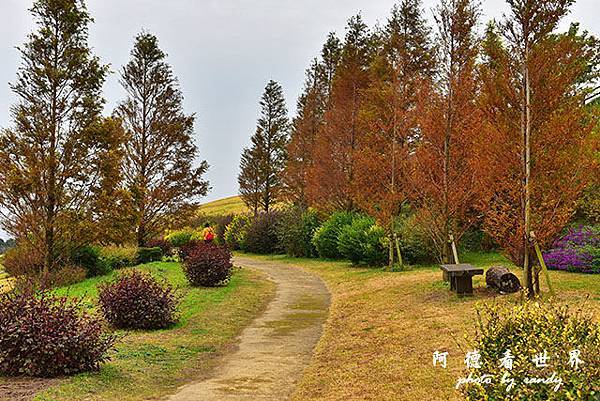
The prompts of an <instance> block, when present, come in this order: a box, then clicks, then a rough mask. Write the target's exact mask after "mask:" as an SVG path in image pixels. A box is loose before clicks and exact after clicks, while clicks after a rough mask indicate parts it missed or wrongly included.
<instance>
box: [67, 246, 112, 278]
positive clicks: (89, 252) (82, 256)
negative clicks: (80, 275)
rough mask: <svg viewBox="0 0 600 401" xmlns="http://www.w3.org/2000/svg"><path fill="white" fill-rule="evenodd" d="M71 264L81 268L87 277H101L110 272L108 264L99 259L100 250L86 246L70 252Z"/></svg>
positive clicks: (110, 268)
mask: <svg viewBox="0 0 600 401" xmlns="http://www.w3.org/2000/svg"><path fill="white" fill-rule="evenodd" d="M71 263H72V264H74V265H77V266H81V267H83V268H84V269H85V270H86V271H87V276H88V277H96V276H103V275H105V274H108V273H110V272H111V271H112V267H111V266H110V264H109V263H108V262H107V261H106V260H104V259H102V258H101V257H100V248H99V247H97V246H91V245H86V246H82V247H77V248H75V249H73V250H72V251H71Z"/></svg>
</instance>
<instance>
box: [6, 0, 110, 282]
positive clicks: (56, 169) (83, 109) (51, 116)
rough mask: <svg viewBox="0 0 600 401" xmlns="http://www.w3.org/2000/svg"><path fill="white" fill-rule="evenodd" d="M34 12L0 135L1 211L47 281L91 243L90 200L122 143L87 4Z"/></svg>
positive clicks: (45, 3) (71, 1) (47, 2)
mask: <svg viewBox="0 0 600 401" xmlns="http://www.w3.org/2000/svg"><path fill="white" fill-rule="evenodd" d="M30 11H31V14H32V16H33V18H34V20H35V22H36V25H37V30H36V31H35V32H33V33H31V34H30V35H29V37H28V42H27V43H26V44H25V45H23V46H22V47H21V48H19V51H20V53H21V60H22V64H21V67H20V68H19V71H18V73H17V80H16V82H15V83H13V84H12V85H11V88H12V90H13V92H14V93H15V95H16V97H17V103H16V104H15V105H14V106H13V108H12V110H11V111H12V118H13V123H14V124H13V127H12V128H11V129H9V130H5V131H4V132H2V133H1V134H0V213H1V214H2V217H3V227H4V228H5V230H6V231H7V232H9V233H10V234H12V235H14V236H15V237H16V238H18V239H19V241H21V242H27V246H28V247H30V249H32V251H35V252H38V253H39V255H40V256H41V258H42V259H43V266H40V268H41V270H42V271H43V273H44V276H46V275H47V273H49V272H51V271H52V270H54V269H56V268H57V267H59V266H60V265H61V264H62V263H63V262H66V260H65V259H66V258H67V257H68V249H69V248H70V247H71V246H72V244H74V243H75V244H76V243H80V242H82V241H84V238H83V237H84V236H85V235H86V231H87V230H86V229H85V224H84V223H85V220H86V219H88V217H89V209H90V203H91V202H92V198H91V197H90V196H89V194H90V193H91V192H93V189H94V187H95V186H98V185H99V184H100V183H101V179H102V175H103V173H104V172H105V171H106V170H105V169H107V168H108V169H110V168H111V166H108V165H106V163H105V162H106V161H107V157H109V156H110V155H111V154H114V152H112V149H113V147H114V146H116V145H117V142H118V141H116V142H114V141H112V139H115V138H116V137H114V136H113V135H112V133H111V132H110V131H108V130H103V129H98V127H99V124H98V123H99V121H100V119H101V116H100V113H101V111H102V107H103V104H104V99H103V98H102V96H101V89H102V85H103V83H104V80H105V77H106V74H107V72H108V69H107V67H106V66H104V65H102V64H101V63H100V61H99V59H98V58H97V57H96V56H94V55H93V54H92V52H91V50H90V48H89V46H88V26H89V24H90V23H91V22H92V18H91V17H90V15H89V13H88V12H87V9H86V7H85V4H84V3H83V1H78V0H38V1H36V2H34V4H33V7H32V8H31V10H30ZM111 138H112V139H111Z"/></svg>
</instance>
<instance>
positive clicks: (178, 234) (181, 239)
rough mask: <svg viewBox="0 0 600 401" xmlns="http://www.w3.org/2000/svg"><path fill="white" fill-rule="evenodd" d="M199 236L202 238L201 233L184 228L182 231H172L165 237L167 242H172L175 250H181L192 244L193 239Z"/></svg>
mask: <svg viewBox="0 0 600 401" xmlns="http://www.w3.org/2000/svg"><path fill="white" fill-rule="evenodd" d="M199 235H200V236H201V233H199V232H198V231H196V230H193V229H191V228H183V229H181V230H177V231H172V232H170V233H169V234H167V235H165V240H166V241H168V242H170V243H171V245H173V246H174V247H175V248H179V247H181V246H184V245H185V244H187V243H188V242H190V241H191V240H192V237H197V236H199Z"/></svg>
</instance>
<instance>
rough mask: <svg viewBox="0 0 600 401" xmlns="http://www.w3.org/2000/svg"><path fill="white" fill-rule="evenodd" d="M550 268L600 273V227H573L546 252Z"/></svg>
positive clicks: (545, 255) (545, 257) (545, 258)
mask: <svg viewBox="0 0 600 401" xmlns="http://www.w3.org/2000/svg"><path fill="white" fill-rule="evenodd" d="M544 260H545V261H546V264H547V265H548V268H549V269H552V270H565V271H572V272H578V273H600V227H597V226H594V227H592V226H580V227H577V228H571V229H569V231H568V232H567V233H566V234H565V235H563V236H562V237H560V238H559V239H557V240H556V241H555V242H554V244H553V248H552V249H551V250H549V251H547V252H545V253H544Z"/></svg>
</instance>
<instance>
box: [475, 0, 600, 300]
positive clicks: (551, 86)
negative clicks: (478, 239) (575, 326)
mask: <svg viewBox="0 0 600 401" xmlns="http://www.w3.org/2000/svg"><path fill="white" fill-rule="evenodd" d="M509 4H510V6H511V15H510V16H509V17H507V18H506V20H505V21H504V22H503V24H502V25H501V33H502V36H503V38H504V41H502V39H501V38H500V36H499V35H497V34H496V33H495V32H494V31H493V30H492V29H490V30H488V37H487V40H486V45H485V46H484V49H485V54H486V57H485V62H484V64H483V66H482V68H481V70H482V73H481V76H482V81H483V83H484V87H483V91H482V106H483V107H482V108H483V110H484V112H485V120H486V124H485V126H484V131H483V132H484V135H485V137H486V141H485V143H484V144H482V146H481V149H483V151H481V152H480V154H481V155H485V160H484V161H483V163H482V169H485V170H484V171H483V173H482V174H481V177H482V178H484V179H485V186H484V187H485V188H487V189H488V192H487V197H486V198H485V202H484V203H483V204H482V211H483V212H484V213H485V219H484V228H485V230H486V231H487V232H488V233H489V234H490V235H491V236H492V237H493V238H494V239H495V240H496V241H497V242H498V243H499V244H500V245H501V246H502V247H503V249H504V250H505V251H506V253H507V255H508V256H509V257H510V258H511V260H512V261H513V262H514V263H516V264H519V265H521V266H523V269H524V274H525V286H526V288H527V290H528V293H529V296H535V295H536V294H538V293H539V270H537V269H534V267H533V264H534V258H533V256H532V251H531V243H530V241H531V237H530V234H531V232H535V236H536V239H537V241H538V242H539V244H540V245H541V246H542V247H545V246H547V245H549V244H550V243H551V241H552V240H553V239H554V238H555V236H556V235H557V234H558V233H559V232H560V230H561V229H562V228H563V227H564V226H565V225H566V224H567V222H568V221H569V219H570V218H571V216H572V213H573V211H574V208H575V206H576V201H577V199H578V198H579V197H580V195H581V192H582V190H583V189H584V188H585V186H586V184H587V183H588V181H589V178H590V174H591V173H592V172H593V171H594V170H593V165H592V164H593V158H592V157H591V156H592V155H591V149H592V148H591V146H590V140H591V138H592V137H591V134H590V133H591V130H592V129H593V126H594V124H595V121H597V119H598V115H597V113H596V114H595V115H594V112H593V110H594V109H593V108H588V107H586V105H585V103H586V99H589V96H590V93H591V92H593V91H594V89H593V88H594V85H593V82H595V81H596V80H597V78H598V68H597V67H598V65H597V60H598V53H597V51H598V43H597V41H596V40H595V39H594V38H591V37H589V36H588V35H587V34H583V35H581V34H579V32H578V29H577V26H573V27H571V29H570V30H569V31H568V32H567V33H564V34H556V33H554V30H555V29H556V27H557V25H558V23H559V21H560V20H561V18H562V17H563V16H564V15H566V13H567V12H568V8H569V6H570V5H571V4H572V1H570V0H551V1H546V2H544V3H539V2H536V1H533V0H511V1H509ZM594 60H595V61H594ZM596 95H597V93H596Z"/></svg>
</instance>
